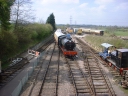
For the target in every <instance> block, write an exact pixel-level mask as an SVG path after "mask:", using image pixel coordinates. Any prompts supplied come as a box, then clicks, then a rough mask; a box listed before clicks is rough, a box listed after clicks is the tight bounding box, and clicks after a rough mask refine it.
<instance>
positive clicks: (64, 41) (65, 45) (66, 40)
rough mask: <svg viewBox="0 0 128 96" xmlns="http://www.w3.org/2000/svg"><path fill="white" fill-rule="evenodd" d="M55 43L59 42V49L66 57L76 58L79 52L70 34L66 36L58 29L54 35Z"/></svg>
mask: <svg viewBox="0 0 128 96" xmlns="http://www.w3.org/2000/svg"><path fill="white" fill-rule="evenodd" d="M54 38H55V41H56V42H57V44H58V46H59V48H60V49H61V50H62V52H63V54H64V55H65V56H75V55H77V52H76V51H75V46H76V45H75V43H74V42H73V41H72V40H71V39H72V38H71V37H70V35H69V34H67V35H65V34H63V33H62V32H61V29H57V30H56V32H55V33H54Z"/></svg>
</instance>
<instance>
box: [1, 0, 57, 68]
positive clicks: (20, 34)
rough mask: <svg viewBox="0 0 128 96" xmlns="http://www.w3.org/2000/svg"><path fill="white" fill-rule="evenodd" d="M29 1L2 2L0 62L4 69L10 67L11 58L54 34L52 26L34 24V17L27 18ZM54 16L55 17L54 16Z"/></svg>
mask: <svg viewBox="0 0 128 96" xmlns="http://www.w3.org/2000/svg"><path fill="white" fill-rule="evenodd" d="M29 1H30V0H1V1H0V10H1V13H2V14H0V29H1V30H0V50H1V51H0V61H2V68H5V67H7V66H8V64H9V60H10V59H11V58H14V57H15V56H16V55H18V54H20V53H21V52H23V51H25V50H26V49H28V48H29V47H31V46H33V45H35V44H37V43H39V42H41V41H42V40H43V39H45V38H47V37H48V36H49V35H50V34H52V32H53V26H51V24H49V23H48V24H41V23H40V24H39V23H32V21H33V16H30V15H27V16H25V14H26V12H27V13H28V14H29V11H27V5H28V4H30V2H29ZM26 4H27V5H26ZM22 6H26V9H25V10H23V8H22ZM20 7H21V8H20ZM28 7H29V6H28ZM29 8H30V7H29ZM10 9H12V10H10ZM10 12H11V13H10ZM21 12H22V14H21ZM10 14H13V15H11V19H10ZM52 16H54V15H53V14H52ZM27 18H29V19H27ZM10 20H11V22H10ZM54 22H55V19H54ZM54 28H55V24H54Z"/></svg>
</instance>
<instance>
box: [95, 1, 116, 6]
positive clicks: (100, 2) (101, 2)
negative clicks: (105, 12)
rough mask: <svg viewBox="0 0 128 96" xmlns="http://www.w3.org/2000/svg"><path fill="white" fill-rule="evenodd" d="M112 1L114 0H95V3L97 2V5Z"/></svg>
mask: <svg viewBox="0 0 128 96" xmlns="http://www.w3.org/2000/svg"><path fill="white" fill-rule="evenodd" d="M114 1H115V0H95V3H96V4H99V5H106V4H109V3H112V2H114Z"/></svg>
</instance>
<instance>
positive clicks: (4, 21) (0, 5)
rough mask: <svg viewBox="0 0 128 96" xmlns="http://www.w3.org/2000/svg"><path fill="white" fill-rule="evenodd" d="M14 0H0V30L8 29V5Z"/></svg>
mask: <svg viewBox="0 0 128 96" xmlns="http://www.w3.org/2000/svg"><path fill="white" fill-rule="evenodd" d="M13 2H14V0H0V24H1V30H8V29H9V25H10V22H9V21H10V9H11V8H10V7H11V6H12V5H13Z"/></svg>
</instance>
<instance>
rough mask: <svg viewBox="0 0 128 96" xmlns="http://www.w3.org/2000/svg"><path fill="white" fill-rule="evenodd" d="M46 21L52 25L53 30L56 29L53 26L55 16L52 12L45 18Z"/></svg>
mask: <svg viewBox="0 0 128 96" xmlns="http://www.w3.org/2000/svg"><path fill="white" fill-rule="evenodd" d="M46 23H47V24H51V25H52V27H53V31H54V30H56V26H55V17H54V14H53V13H52V14H50V16H49V17H48V18H47V21H46Z"/></svg>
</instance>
